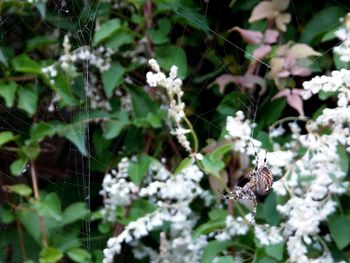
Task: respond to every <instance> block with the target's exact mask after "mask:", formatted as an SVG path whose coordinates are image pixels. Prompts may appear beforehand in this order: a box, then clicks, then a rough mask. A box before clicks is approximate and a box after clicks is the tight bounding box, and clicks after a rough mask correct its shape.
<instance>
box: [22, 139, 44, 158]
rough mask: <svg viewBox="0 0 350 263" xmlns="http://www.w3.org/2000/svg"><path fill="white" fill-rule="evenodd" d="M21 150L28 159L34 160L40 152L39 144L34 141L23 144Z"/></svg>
mask: <svg viewBox="0 0 350 263" xmlns="http://www.w3.org/2000/svg"><path fill="white" fill-rule="evenodd" d="M21 151H22V152H23V153H24V154H25V156H26V157H27V158H28V159H29V160H35V159H36V158H37V157H38V156H39V154H40V145H39V143H36V142H34V143H31V144H29V145H24V146H22V147H21Z"/></svg>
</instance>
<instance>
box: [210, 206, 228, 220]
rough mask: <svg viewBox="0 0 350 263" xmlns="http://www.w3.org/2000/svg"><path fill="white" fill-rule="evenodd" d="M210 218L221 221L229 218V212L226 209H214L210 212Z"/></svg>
mask: <svg viewBox="0 0 350 263" xmlns="http://www.w3.org/2000/svg"><path fill="white" fill-rule="evenodd" d="M208 215H209V218H210V219H212V220H214V219H220V218H226V216H227V211H226V210H224V209H220V208H217V209H213V210H211V211H210V212H209V214H208Z"/></svg>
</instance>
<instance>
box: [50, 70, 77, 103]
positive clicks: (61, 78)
mask: <svg viewBox="0 0 350 263" xmlns="http://www.w3.org/2000/svg"><path fill="white" fill-rule="evenodd" d="M56 69H57V76H56V77H55V82H54V84H53V85H52V84H50V86H51V88H52V89H53V90H54V91H55V92H56V93H57V94H58V95H59V96H60V98H61V99H60V101H59V104H60V106H66V105H71V106H74V105H79V101H78V100H77V99H76V98H75V96H74V94H73V91H72V83H71V79H70V78H69V74H66V73H64V72H63V71H62V69H61V68H59V67H57V68H56ZM45 80H46V81H50V80H47V77H45ZM81 81H82V82H83V80H81ZM74 84H75V85H77V83H74ZM82 85H83V84H82Z"/></svg>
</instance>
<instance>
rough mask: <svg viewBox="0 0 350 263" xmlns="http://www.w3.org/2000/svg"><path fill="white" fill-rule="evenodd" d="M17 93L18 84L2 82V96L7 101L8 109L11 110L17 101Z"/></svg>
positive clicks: (0, 92)
mask: <svg viewBox="0 0 350 263" xmlns="http://www.w3.org/2000/svg"><path fill="white" fill-rule="evenodd" d="M16 91H17V84H16V83H13V82H12V83H9V84H6V83H2V82H0V96H1V97H3V99H4V100H5V104H6V107H8V108H11V107H12V106H13V103H14V101H15V95H16Z"/></svg>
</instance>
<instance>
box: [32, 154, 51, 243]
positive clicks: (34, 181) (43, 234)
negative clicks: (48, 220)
mask: <svg viewBox="0 0 350 263" xmlns="http://www.w3.org/2000/svg"><path fill="white" fill-rule="evenodd" d="M30 174H31V177H32V184H33V192H34V197H35V199H36V200H37V201H39V200H40V194H39V186H38V177H37V175H36V170H35V163H34V161H31V162H30ZM37 214H38V216H39V223H40V228H41V239H42V241H43V245H44V247H47V245H48V242H47V236H46V226H45V220H44V217H43V216H42V215H40V214H39V213H37Z"/></svg>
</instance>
